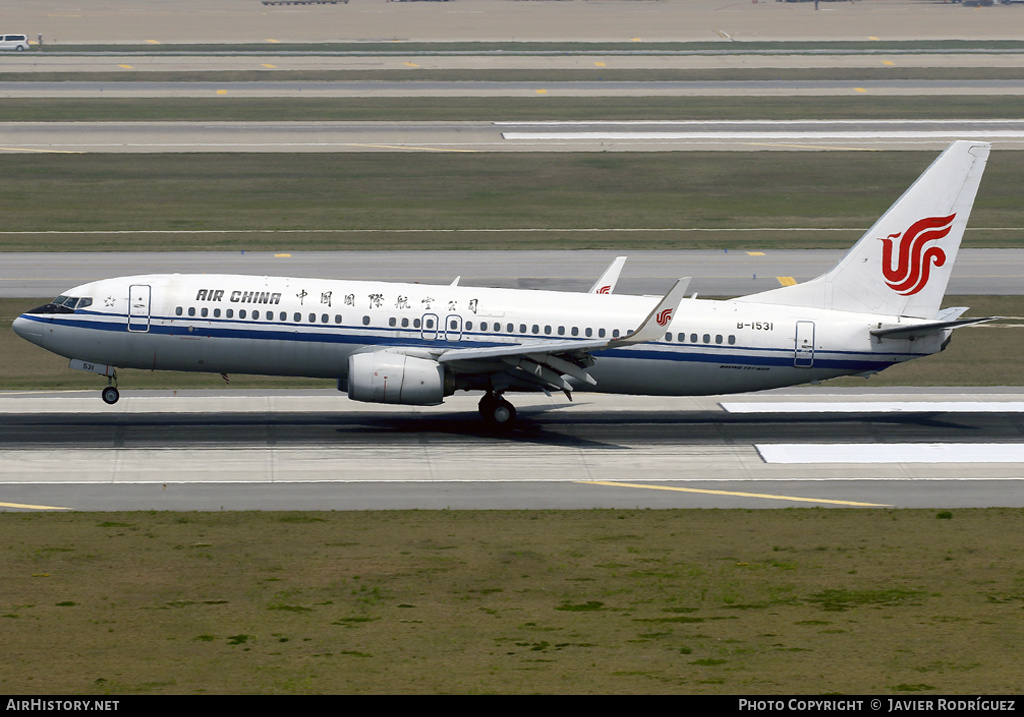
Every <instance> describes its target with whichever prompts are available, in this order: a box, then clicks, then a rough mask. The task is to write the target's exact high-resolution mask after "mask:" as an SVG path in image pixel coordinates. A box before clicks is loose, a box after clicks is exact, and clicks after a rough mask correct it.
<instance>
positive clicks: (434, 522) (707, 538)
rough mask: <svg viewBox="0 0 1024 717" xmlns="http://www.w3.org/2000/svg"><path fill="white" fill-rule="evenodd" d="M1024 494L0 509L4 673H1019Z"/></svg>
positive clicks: (66, 690)
mask: <svg viewBox="0 0 1024 717" xmlns="http://www.w3.org/2000/svg"><path fill="white" fill-rule="evenodd" d="M1022 519H1024V512H1022V511H1021V510H1020V509H987V510H981V509H974V510H967V509H964V510H955V511H952V517H951V518H949V519H946V520H936V513H935V511H928V510H921V511H892V510H858V511H849V510H831V509H829V510H824V509H810V510H759V511H733V510H711V511H686V510H664V511H627V510H597V511H487V512H479V511H458V512H448V511H409V512H342V513H301V514H297V513H109V514H105V513H66V514H57V513H53V514H26V513H3V514H0V544H2V545H3V546H4V547H3V550H2V551H0V572H2V574H3V575H4V591H3V596H2V598H0V624H2V626H3V634H4V650H5V656H6V657H5V668H4V671H3V675H2V676H0V687H2V688H3V689H4V690H5V691H6V692H8V693H10V694H19V693H22V694H24V693H31V694H78V695H88V694H106V695H126V694H183V693H184V694H196V693H203V694H224V693H232V694H237V693H257V694H259V693H262V694H270V693H273V694H296V693H303V694H306V693H353V694H356V693H364V694H365V693H378V694H379V693H419V694H437V693H491V694H493V693H507V694H516V693H544V694H554V693H575V694H611V693H617V694H650V693H675V694H765V695H768V694H821V693H824V692H828V693H854V694H887V693H893V692H903V691H924V692H925V693H926V694H927V693H931V694H964V693H967V692H970V693H972V694H1017V693H1019V692H1020V671H1019V665H1020V664H1021V662H1022V660H1024V646H1022V644H1021V641H1020V640H1018V639H1016V636H1017V634H1018V632H1019V630H1018V626H1019V621H1020V612H1021V608H1022V605H1024V572H1022V569H1021V563H1020V560H1019V559H1018V557H1017V556H1018V553H1019V551H1018V549H1017V548H1018V547H1019V546H1018V543H1019V540H1018V536H1019V535H1020V529H1021V522H1022ZM950 645H956V646H957V647H956V650H953V651H951V650H950V649H949V646H950Z"/></svg>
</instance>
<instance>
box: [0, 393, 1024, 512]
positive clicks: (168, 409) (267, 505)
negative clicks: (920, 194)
mask: <svg viewBox="0 0 1024 717" xmlns="http://www.w3.org/2000/svg"><path fill="white" fill-rule="evenodd" d="M893 393H899V394H900V397H901V399H902V400H905V401H911V402H914V404H915V405H917V406H919V408H918V409H913V410H904V411H899V412H893V411H891V410H885V408H884V407H882V406H879V405H877V404H876V405H874V406H872V404H871V402H873V401H879V400H885V399H889V398H891V397H892V394H893ZM837 394H838V395H839V396H840V397H841V398H842V399H843V400H845V401H862V402H864V403H863V407H862V408H860V409H856V410H854V411H852V412H851V411H847V412H843V413H829V412H827V411H828V408H827V407H826V408H825V409H824V410H825V411H826V412H820V411H814V412H807V413H795V414H794V413H786V414H782V413H775V412H768V413H758V414H745V413H742V414H738V413H730V412H726V411H724V410H723V409H722V407H721V405H720V404H719V401H721V400H722V399H720V398H673V399H658V398H643V397H622V396H599V395H579V396H577V400H576V403H574V404H569V403H567V402H566V401H565V400H564V399H561V400H558V399H548V398H545V397H543V396H527V395H520V396H516V397H514V401H515V402H516V403H517V405H518V406H519V408H520V412H519V414H520V419H521V420H520V422H519V423H518V425H517V427H516V428H515V429H514V430H512V431H511V432H509V433H500V434H495V433H493V432H491V431H489V430H488V429H486V428H485V427H484V425H483V424H482V422H481V421H480V419H479V417H478V416H477V415H476V410H475V403H476V398H475V397H472V396H460V397H455V398H452V399H449V401H448V402H447V403H446V404H445V405H443V406H439V407H432V408H428V409H421V408H411V407H401V406H397V407H392V406H364V405H359V404H354V403H352V402H349V401H348V400H347V399H345V398H344V397H343V396H341V395H338V394H336V393H334V392H329V391H328V392H322V391H307V392H269V393H264V394H259V395H255V394H246V393H242V392H234V393H231V392H226V393H224V394H220V395H217V394H209V393H194V392H179V393H178V394H172V393H170V392H137V393H132V392H131V391H124V392H123V397H122V401H121V402H120V403H119V404H117V405H116V406H114V407H107V406H105V405H104V404H102V403H101V401H100V400H99V397H98V395H94V394H93V393H92V392H90V393H88V394H83V393H81V392H78V393H65V394H28V393H12V394H5V395H3V396H0V458H2V460H0V496H2V497H0V502H2V504H3V505H2V506H0V508H2V509H7V510H40V509H75V510H142V509H155V510H159V509H168V510H170V509H173V510H219V509H226V510H233V509H258V510H282V509H307V510H309V509H321V510H351V509H371V508H374V509H407V508H433V509H440V508H487V509H520V508H522V509H536V508H599V507H650V508H666V507H704V508H707V507H719V508H726V507H730V508H734V507H744V508H777V507H795V506H800V507H808V506H820V507H847V508H850V507H878V506H897V507H966V506H995V505H999V506H1024V463H1012V462H994V463H965V462H956V459H955V456H954V458H953V460H952V462H950V461H943V462H938V463H927V462H925V463H922V462H915V461H913V460H909V459H908V462H905V463H902V462H887V463H869V464H823V463H811V464H801V465H797V464H778V463H770V462H767V461H766V460H765V459H763V458H762V457H761V455H760V453H759V448H758V446H759V445H761V444H769V443H771V444H773V443H792V442H796V443H798V444H806V445H810V446H814V445H816V444H833V443H842V444H864V445H877V444H894V445H900V444H935V443H939V444H943V445H947V447H948V448H949V450H950V451H953V452H955V451H956V450H957V446H958V445H960V444H970V445H977V444H1009V445H1017V444H1019V443H1020V442H1021V440H1022V438H1024V414H1022V413H1021V412H1020V411H1019V407H1020V404H1019V401H1020V399H1021V397H1022V394H1021V392H1020V391H1016V392H1013V393H1009V392H1005V391H1000V390H989V391H986V390H982V391H980V392H978V391H976V392H973V393H972V394H971V395H963V394H962V393H959V392H955V391H954V392H952V393H941V394H931V393H924V392H921V391H915V390H912V389H907V390H903V391H899V392H894V391H886V392H883V393H881V394H880V393H878V392H871V391H867V392H863V391H861V392H857V391H849V390H847V391H838V392H837V391H836V390H831V391H830V390H825V389H816V390H807V389H795V390H794V389H791V390H788V391H782V392H770V393H768V394H759V395H758V396H756V397H749V396H748V397H739V398H738V399H735V400H740V401H744V400H758V399H759V398H760V397H761V396H762V395H763V396H768V397H769V399H770V400H773V401H779V402H782V403H785V402H787V401H792V400H800V401H807V400H824V401H832V400H836V396H837ZM730 400H734V399H730ZM936 400H942V401H947V402H948V401H951V400H952V401H955V402H959V401H967V402H976V401H979V400H984V401H988V402H994V403H995V404H997V405H996V406H995V407H994V408H992V407H990V408H991V410H986V411H982V412H975V410H974V409H973V408H966V404H965V410H964V411H958V410H949V406H948V405H944V406H943V407H942V408H941V409H935V408H931V407H930V405H929V404H930V402H933V401H936ZM1000 402H1006V403H1005V405H1006V406H1007V408H1008V410H1005V411H1003V410H1000V409H999V404H1000Z"/></svg>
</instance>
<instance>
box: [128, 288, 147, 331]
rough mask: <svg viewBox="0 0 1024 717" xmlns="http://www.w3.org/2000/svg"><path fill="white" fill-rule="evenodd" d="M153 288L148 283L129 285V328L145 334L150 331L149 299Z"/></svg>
mask: <svg viewBox="0 0 1024 717" xmlns="http://www.w3.org/2000/svg"><path fill="white" fill-rule="evenodd" d="M151 294H152V289H151V288H150V287H149V285H147V284H132V285H131V286H129V287H128V330H129V331H131V332H132V333H140V334H144V333H147V332H148V331H149V301H150V295H151Z"/></svg>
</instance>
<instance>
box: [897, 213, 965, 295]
mask: <svg viewBox="0 0 1024 717" xmlns="http://www.w3.org/2000/svg"><path fill="white" fill-rule="evenodd" d="M955 217H956V214H950V215H949V216H948V217H929V218H927V219H921V220H920V221H917V222H914V223H913V224H911V225H910V228H909V229H907V231H905V232H903V237H902V239H901V238H900V234H899V233H896V234H890V235H889V236H888V237H886V238H885V239H882V238H879V241H881V242H882V274H883V275H884V276H885V283H886V284H888V286H889V288H890V289H892V290H893V291H895V292H896V293H897V294H902V295H903V296H910V295H911V294H916V293H917V292H919V291H921V289H923V288H924V287H925V286H926V285H927V284H928V278H929V275H930V273H931V268H932V265H933V264H934V265H935V266H942V265H943V264H945V263H946V252H944V251H942V249H940V248H939V247H937V246H930V247H927V248H925V245H926V244H928V242H933V241H938V240H939V239H942V238H943V237H945V236H946V235H947V234H949V232H950V230H951V229H952V228H953V219H954V218H955ZM896 242H899V252H898V254H897V257H896V266H893V253H894V245H895V243H896Z"/></svg>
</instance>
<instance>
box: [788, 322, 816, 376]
mask: <svg viewBox="0 0 1024 717" xmlns="http://www.w3.org/2000/svg"><path fill="white" fill-rule="evenodd" d="M793 365H794V366H796V367H797V368H810V367H811V366H813V365H814V322H813V321H797V322H796V344H795V346H794V350H793Z"/></svg>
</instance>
